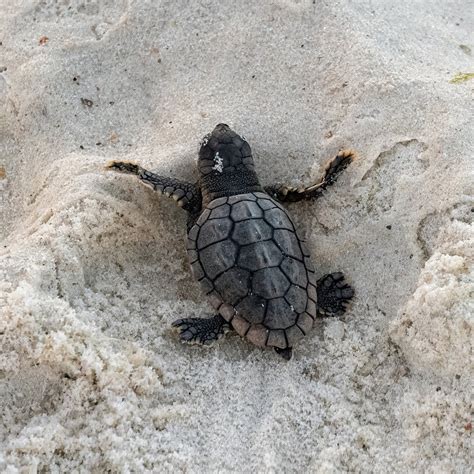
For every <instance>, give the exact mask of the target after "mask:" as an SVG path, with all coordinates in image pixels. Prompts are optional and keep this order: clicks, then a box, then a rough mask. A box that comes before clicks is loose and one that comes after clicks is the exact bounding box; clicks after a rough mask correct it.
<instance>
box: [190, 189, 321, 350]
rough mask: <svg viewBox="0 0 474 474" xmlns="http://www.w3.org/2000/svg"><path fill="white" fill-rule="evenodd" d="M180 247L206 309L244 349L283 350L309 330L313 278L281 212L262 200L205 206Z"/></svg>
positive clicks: (261, 196)
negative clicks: (208, 305)
mask: <svg viewBox="0 0 474 474" xmlns="http://www.w3.org/2000/svg"><path fill="white" fill-rule="evenodd" d="M187 247H188V254H189V259H190V262H191V267H192V270H193V273H194V275H195V277H196V278H197V279H198V280H199V281H200V282H201V284H202V286H203V288H204V289H205V291H206V294H207V295H208V296H209V298H210V301H211V304H212V305H213V306H214V308H215V309H216V310H217V311H219V312H220V313H221V314H222V316H223V317H224V318H225V319H226V320H227V321H229V322H230V323H231V324H232V325H233V327H234V329H235V330H236V331H237V332H238V333H239V334H240V335H241V336H245V337H246V338H247V339H248V340H249V341H250V342H252V343H254V344H256V345H258V346H265V345H267V346H274V347H279V348H282V349H284V348H286V347H290V346H292V345H293V344H294V343H295V342H297V341H298V340H299V339H301V338H302V337H303V336H304V335H305V334H307V333H308V331H309V330H310V329H311V327H312V325H313V321H314V318H315V316H316V278H315V274H314V269H313V266H312V264H311V261H310V255H309V253H308V251H307V249H306V246H305V245H304V243H303V241H302V240H301V238H299V237H298V235H297V233H296V231H295V228H294V225H293V223H292V221H291V218H290V217H289V215H288V214H287V212H286V210H285V209H284V208H283V207H282V206H281V205H280V204H278V203H277V202H275V201H274V200H273V199H272V198H271V197H270V196H269V195H268V194H265V193H261V192H254V193H247V194H240V195H235V196H230V197H221V198H218V199H215V200H214V201H212V202H210V203H209V205H208V206H207V208H206V209H205V210H203V212H202V213H201V215H200V217H199V218H198V220H197V222H196V224H195V225H194V226H193V227H192V228H191V229H190V231H189V233H188V246H187Z"/></svg>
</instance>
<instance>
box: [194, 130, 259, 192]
mask: <svg viewBox="0 0 474 474" xmlns="http://www.w3.org/2000/svg"><path fill="white" fill-rule="evenodd" d="M198 168H199V175H200V183H201V187H202V191H203V194H204V197H205V199H208V200H211V199H216V198H218V197H222V196H231V195H234V194H243V193H247V192H252V191H261V190H262V188H261V186H260V184H259V182H258V177H257V174H256V173H255V168H254V163H253V158H252V150H251V149H250V146H249V144H248V143H247V142H246V141H245V140H244V139H243V138H242V137H241V136H240V135H238V134H237V133H235V132H234V131H233V130H232V129H231V128H230V127H229V126H228V125H226V124H225V123H220V124H218V125H216V127H215V128H214V130H213V131H212V132H211V133H209V134H207V135H206V136H205V137H204V138H203V140H202V142H201V148H200V150H199V161H198Z"/></svg>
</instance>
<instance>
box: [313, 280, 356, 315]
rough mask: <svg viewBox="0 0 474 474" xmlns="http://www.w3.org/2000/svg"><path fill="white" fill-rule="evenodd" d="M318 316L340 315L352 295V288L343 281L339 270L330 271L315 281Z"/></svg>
mask: <svg viewBox="0 0 474 474" xmlns="http://www.w3.org/2000/svg"><path fill="white" fill-rule="evenodd" d="M316 285H317V293H318V301H317V310H318V316H340V315H342V314H344V312H345V311H346V306H345V305H346V304H348V303H349V301H350V300H351V298H352V297H353V296H354V290H353V289H352V288H351V287H350V286H349V285H348V284H347V283H346V282H345V280H344V275H343V274H342V273H341V272H337V273H330V274H329V275H325V276H323V277H322V278H320V279H319V280H318V282H317V284H316Z"/></svg>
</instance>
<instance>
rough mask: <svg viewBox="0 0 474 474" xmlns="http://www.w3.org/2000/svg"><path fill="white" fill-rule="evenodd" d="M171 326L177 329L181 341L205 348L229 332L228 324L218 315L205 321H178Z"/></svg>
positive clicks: (202, 319) (199, 319)
mask: <svg viewBox="0 0 474 474" xmlns="http://www.w3.org/2000/svg"><path fill="white" fill-rule="evenodd" d="M173 326H174V327H176V328H178V330H179V337H180V338H181V340H182V341H184V342H187V343H189V344H203V345H205V346H210V345H211V344H213V343H214V342H216V341H217V340H218V339H220V338H221V337H222V336H223V335H224V334H225V333H226V332H227V331H229V330H230V326H229V323H228V322H227V321H226V320H225V319H224V318H223V317H222V316H221V315H220V314H216V315H215V316H213V317H212V318H207V319H206V318H186V319H178V320H177V321H175V322H174V323H173Z"/></svg>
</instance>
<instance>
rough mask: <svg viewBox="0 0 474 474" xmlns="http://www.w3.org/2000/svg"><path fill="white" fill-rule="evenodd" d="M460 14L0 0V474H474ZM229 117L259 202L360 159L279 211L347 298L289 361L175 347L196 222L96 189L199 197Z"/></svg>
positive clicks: (186, 312) (236, 345) (185, 312)
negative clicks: (141, 172) (177, 182)
mask: <svg viewBox="0 0 474 474" xmlns="http://www.w3.org/2000/svg"><path fill="white" fill-rule="evenodd" d="M470 10H472V9H470V8H469V2H466V1H450V2H445V1H441V0H439V1H426V2H422V1H415V2H392V1H391V0H383V1H382V0H381V1H378V2H370V1H362V0H361V1H357V2H323V1H321V0H316V1H307V0H300V1H297V0H294V1H290V0H280V1H272V2H270V1H262V2H250V1H241V2H231V1H227V0H224V1H216V0H207V1H199V2H184V1H177V2H172V1H156V2H151V1H142V2H139V1H133V0H128V1H107V0H103V1H100V2H99V1H95V0H90V1H84V0H68V1H59V0H42V1H39V0H30V1H23V2H22V1H18V0H17V1H14V0H0V12H1V14H0V42H1V45H0V222H1V225H0V232H1V236H0V237H1V238H2V240H1V246H0V249H1V250H0V271H1V278H0V311H1V316H0V416H1V418H0V471H2V472H8V473H14V472H35V470H38V471H43V472H44V471H51V472H71V471H74V470H75V471H76V472H79V470H80V471H81V472H87V471H94V472H105V471H107V472H145V471H155V472H181V471H183V472H215V471H220V472H230V471H234V472H317V473H333V472H348V471H350V472H383V473H386V472H407V471H408V472H432V473H435V472H436V473H438V472H456V473H459V472H465V473H467V472H472V459H473V455H474V450H473V442H472V386H473V382H474V380H473V374H474V360H473V325H474V297H473V294H474V265H473V260H474V256H473V248H474V245H473V244H474V231H473V224H472V216H473V212H472V211H473V209H474V199H473V194H474V193H473V182H474V179H473V178H474V165H473V151H474V150H473V133H472V130H473V113H472V110H473V109H472V91H473V85H474V80H472V78H471V79H470V77H471V76H469V75H466V74H468V73H471V72H473V70H474V69H473V68H474V66H473V55H472V54H473V53H472V50H473V49H474V43H473V41H472V31H473V26H474V25H473V24H474V21H473V15H472V11H470ZM459 73H463V74H465V75H464V76H459ZM456 78H457V80H456ZM453 79H455V80H454V81H452V80H453ZM219 122H226V123H229V124H230V125H231V126H232V127H233V128H234V129H235V130H237V131H238V132H239V133H241V134H243V135H244V136H245V137H246V138H247V140H248V141H249V142H250V144H251V146H252V147H253V150H254V156H255V160H256V166H257V170H258V172H259V174H260V176H261V179H262V182H264V183H265V184H270V183H273V182H275V181H279V182H287V183H290V184H300V183H308V184H309V183H311V182H312V181H314V180H315V179H317V178H318V177H319V175H320V172H321V169H322V167H323V165H324V163H325V161H326V160H327V159H328V158H330V157H332V156H333V155H334V154H335V153H336V152H337V151H338V150H340V149H342V148H347V147H351V148H354V149H355V150H357V152H358V155H359V159H358V160H357V162H356V163H355V164H353V165H352V166H351V167H350V169H348V170H347V171H346V172H345V174H344V175H343V176H341V178H340V180H339V181H338V182H337V184H336V185H335V186H334V187H333V188H332V189H330V190H329V191H328V192H327V193H326V195H325V196H324V197H323V198H321V199H320V200H318V201H316V202H308V203H303V204H292V205H289V206H288V208H289V210H290V212H291V213H292V215H293V216H294V220H295V222H296V223H297V225H298V226H299V227H300V228H301V230H302V232H303V234H304V235H305V236H306V238H307V240H308V244H309V247H310V250H311V252H312V254H313V258H314V260H315V262H316V263H317V273H318V276H320V275H323V274H325V273H328V272H331V271H336V270H340V271H343V272H344V273H345V275H346V277H347V279H348V281H349V282H350V283H351V284H352V285H353V287H354V288H355V291H356V298H355V300H354V303H353V305H352V307H351V309H350V311H349V312H348V313H347V315H346V316H344V317H343V318H339V319H326V320H321V321H318V323H317V324H316V327H315V329H314V330H313V332H312V334H311V335H310V336H309V337H306V338H305V339H304V340H303V341H302V342H301V343H300V344H299V345H298V346H297V347H296V348H295V352H294V357H293V359H292V360H291V361H290V362H285V361H284V360H283V359H281V358H279V357H277V356H276V355H275V354H274V353H273V352H272V351H262V350H260V349H258V348H255V347H253V346H251V345H250V344H248V343H247V342H245V341H242V340H241V339H240V338H239V337H237V336H236V335H235V334H229V335H227V337H226V339H225V340H223V341H221V342H220V343H219V344H217V345H216V346H215V347H212V348H209V349H204V348H199V347H190V346H185V345H182V344H181V343H180V342H179V341H178V339H177V336H176V334H175V333H174V332H173V331H171V329H170V324H171V322H172V321H173V320H175V319H177V318H180V317H186V316H201V315H208V314H209V315H210V314H211V308H210V306H209V304H208V302H207V301H205V299H204V298H203V294H202V292H201V290H200V288H199V286H198V284H197V283H196V282H195V281H194V280H193V279H192V277H191V274H190V271H189V267H188V263H187V260H186V253H185V243H184V241H185V240H184V239H185V221H186V216H185V213H184V212H183V211H182V210H180V209H178V208H177V207H176V206H175V205H174V203H173V202H172V201H169V200H167V199H166V198H161V197H159V196H157V195H156V194H154V193H153V192H152V191H151V190H149V189H147V188H145V187H144V186H140V185H139V183H137V182H136V181H134V180H133V179H132V178H128V177H125V176H121V175H115V174H113V173H107V172H104V171H103V166H104V164H105V163H106V162H107V161H108V160H110V159H129V160H135V161H137V162H139V163H140V164H142V165H143V166H146V167H148V168H150V169H153V170H156V171H158V172H159V173H161V174H166V175H172V176H177V177H180V178H182V179H186V180H193V179H195V178H196V173H195V169H194V162H195V160H196V152H197V144H198V141H199V140H200V138H201V137H202V136H203V135H204V134H205V133H207V132H208V131H210V130H211V129H212V128H213V127H214V125H215V124H216V123H219Z"/></svg>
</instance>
